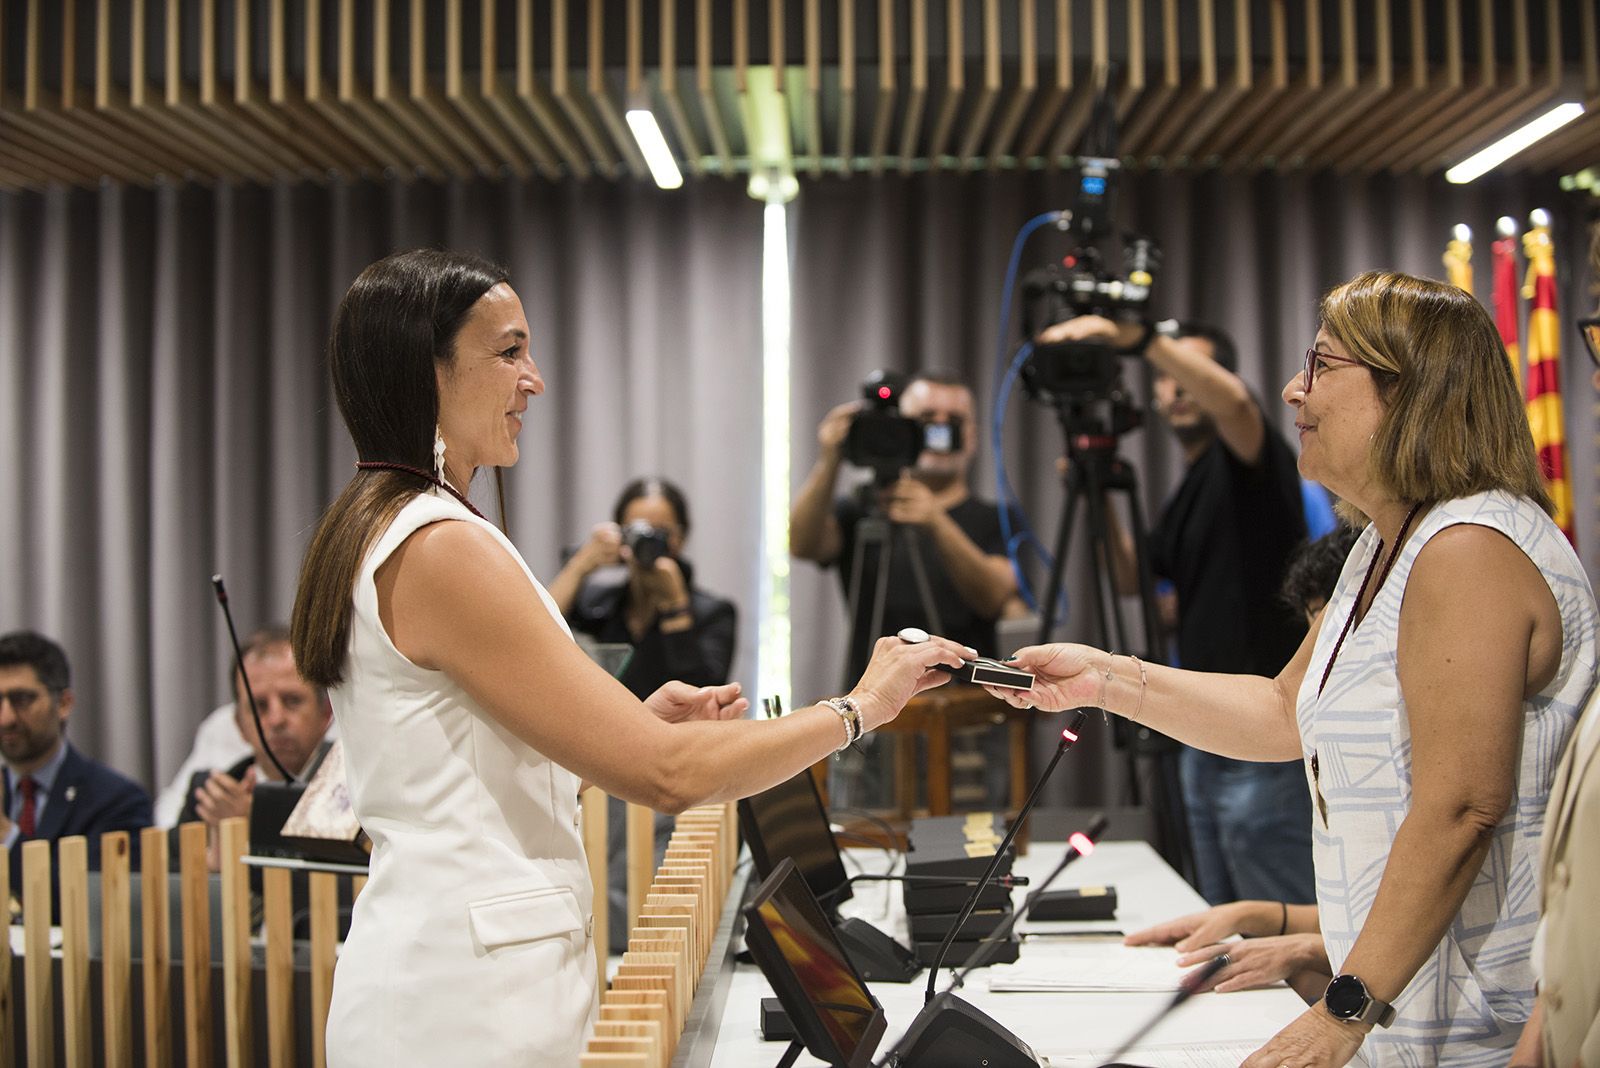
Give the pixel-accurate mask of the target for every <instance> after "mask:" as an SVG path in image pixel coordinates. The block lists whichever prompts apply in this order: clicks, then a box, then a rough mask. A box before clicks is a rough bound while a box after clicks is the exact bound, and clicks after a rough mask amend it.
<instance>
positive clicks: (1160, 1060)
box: [1034, 1042, 1260, 1068]
mask: <svg viewBox="0 0 1600 1068" xmlns="http://www.w3.org/2000/svg"><path fill="white" fill-rule="evenodd" d="M1259 1048H1260V1043H1256V1042H1244V1043H1240V1042H1186V1043H1184V1044H1183V1045H1181V1046H1143V1047H1136V1048H1134V1049H1131V1050H1129V1051H1128V1052H1127V1053H1124V1054H1123V1055H1122V1058H1121V1059H1120V1060H1119V1061H1118V1062H1117V1063H1118V1064H1134V1065H1143V1066H1146V1068H1235V1066H1236V1065H1238V1064H1239V1063H1241V1062H1242V1061H1243V1060H1244V1059H1245V1058H1246V1057H1248V1056H1250V1054H1252V1053H1254V1052H1255V1051H1256V1050H1257V1049H1259ZM1034 1052H1036V1053H1040V1051H1039V1050H1037V1049H1036V1050H1035V1051H1034ZM1115 1052H1116V1051H1115V1050H1109V1049H1101V1050H1083V1051H1081V1052H1077V1053H1041V1054H1040V1055H1041V1056H1042V1057H1043V1058H1044V1062H1045V1063H1046V1064H1048V1065H1049V1066H1050V1068H1096V1066H1098V1065H1101V1064H1104V1063H1105V1062H1106V1060H1107V1059H1108V1058H1109V1057H1110V1056H1111V1055H1112V1054H1113V1053H1115Z"/></svg>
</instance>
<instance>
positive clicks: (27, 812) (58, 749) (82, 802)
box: [0, 631, 151, 898]
mask: <svg viewBox="0 0 1600 1068" xmlns="http://www.w3.org/2000/svg"><path fill="white" fill-rule="evenodd" d="M72 707H73V694H72V669H71V668H70V666H69V665H68V664H67V654H66V653H65V652H63V651H62V649H61V646H59V645H57V644H56V643H55V642H53V641H51V640H50V639H49V638H46V637H43V636H42V635H39V634H35V633H33V632H32V631H17V632H14V633H11V634H6V635H4V636H0V755H3V756H4V757H5V775H4V779H5V782H4V787H5V788H4V806H3V807H0V841H3V842H4V843H5V845H6V846H7V847H8V848H9V849H10V850H11V892H12V893H13V894H14V895H16V896H17V897H18V898H20V897H21V896H22V844H23V843H24V842H28V841H32V840H34V839H40V840H44V841H49V842H52V843H54V842H55V841H56V840H57V839H60V838H65V837H68V836H71V835H78V834H81V835H85V836H87V837H88V839H89V867H91V868H98V867H99V866H100V835H101V834H103V833H104V832H106V831H132V832H137V831H138V830H139V829H140V828H142V827H148V826H150V822H151V820H150V795H149V794H148V793H146V792H145V790H144V787H142V786H140V785H139V784H138V783H136V782H134V781H132V780H131V779H128V778H125V777H124V776H122V775H119V774H118V773H117V772H115V771H112V770H111V769H110V768H108V767H106V765H104V764H101V763H100V762H99V761H96V760H91V759H89V758H88V757H86V756H84V755H83V754H82V753H80V752H78V751H77V750H76V749H74V748H73V747H72V746H71V745H69V744H67V740H66V739H65V738H64V737H63V736H62V735H63V732H64V731H65V729H66V725H67V717H68V716H70V715H71V714H72ZM132 838H133V841H132V848H133V850H134V854H133V859H134V863H135V866H137V863H138V853H137V850H138V848H139V836H138V834H137V833H135V834H134V835H133V836H132ZM51 853H52V865H51V871H52V874H53V873H54V872H55V865H54V853H55V849H54V847H53V846H52V849H51Z"/></svg>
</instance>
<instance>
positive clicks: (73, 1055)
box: [56, 835, 94, 1068]
mask: <svg viewBox="0 0 1600 1068" xmlns="http://www.w3.org/2000/svg"><path fill="white" fill-rule="evenodd" d="M56 860H57V862H58V864H59V865H60V868H61V871H60V883H61V1034H62V1039H63V1045H64V1046H65V1050H64V1053H65V1056H64V1057H63V1063H65V1064H66V1066H67V1068H89V1065H90V1063H91V1060H92V1055H91V1052H90V1051H91V1050H92V1049H93V1045H92V1037H93V1034H94V1018H93V1014H92V1013H91V1012H90V1008H89V1006H90V1002H89V840H88V839H87V838H84V837H83V836H82V835H72V836H70V837H67V838H62V839H61V840H60V841H59V842H57V844H56Z"/></svg>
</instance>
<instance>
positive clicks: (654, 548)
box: [622, 519, 671, 568]
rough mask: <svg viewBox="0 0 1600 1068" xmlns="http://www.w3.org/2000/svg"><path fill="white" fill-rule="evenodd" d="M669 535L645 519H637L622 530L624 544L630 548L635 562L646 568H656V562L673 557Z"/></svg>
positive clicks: (629, 550)
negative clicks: (666, 557) (664, 557)
mask: <svg viewBox="0 0 1600 1068" xmlns="http://www.w3.org/2000/svg"><path fill="white" fill-rule="evenodd" d="M667 538H668V533H667V532H666V531H665V530H662V529H661V528H660V527H657V526H653V525H651V524H650V523H647V522H645V521H644V520H643V519H635V520H634V521H633V522H631V523H629V524H628V525H627V526H625V527H623V528H622V544H624V545H626V546H627V547H628V552H629V553H631V554H632V555H633V559H634V561H635V562H636V563H637V564H638V565H639V566H640V567H644V568H650V567H654V566H656V561H657V560H659V559H661V558H662V557H663V556H669V555H671V550H670V547H669V546H668V544H667Z"/></svg>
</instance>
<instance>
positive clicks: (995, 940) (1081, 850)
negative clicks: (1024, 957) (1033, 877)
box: [945, 814, 1111, 993]
mask: <svg viewBox="0 0 1600 1068" xmlns="http://www.w3.org/2000/svg"><path fill="white" fill-rule="evenodd" d="M1110 822H1111V821H1110V820H1108V819H1106V817H1105V815H1104V814H1101V815H1098V816H1096V817H1095V818H1094V819H1093V820H1092V821H1091V822H1090V824H1089V829H1088V830H1087V831H1074V832H1073V833H1072V834H1071V836H1069V837H1068V838H1067V852H1066V855H1065V856H1063V857H1062V858H1061V863H1060V864H1057V865H1056V866H1055V868H1054V869H1052V870H1051V872H1050V874H1049V875H1046V876H1045V877H1044V882H1042V883H1040V884H1039V888H1038V889H1037V890H1035V891H1033V893H1031V894H1029V895H1028V896H1027V897H1026V898H1024V899H1023V901H1022V905H1021V907H1020V908H1017V909H1016V910H1014V911H1013V912H1012V913H1011V915H1009V916H1007V917H1006V919H1005V922H1004V923H1002V924H1001V925H1000V926H999V927H997V928H995V930H994V931H993V933H991V934H989V935H988V936H987V937H985V938H984V939H983V940H982V941H981V942H979V943H978V948H977V949H976V950H975V951H974V952H973V954H972V958H971V959H970V960H968V961H967V963H966V966H965V967H963V968H962V969H961V970H960V971H959V972H956V974H955V975H954V976H953V977H952V978H951V980H950V985H949V986H947V987H945V992H946V993H949V992H950V991H952V990H960V989H961V984H962V983H963V982H965V981H966V978H967V973H968V972H970V971H972V969H974V968H981V967H983V966H984V965H985V964H987V963H989V958H990V957H992V956H994V954H995V951H996V950H997V949H998V948H999V946H1000V943H1001V942H1003V941H1005V939H1006V936H1007V935H1009V934H1010V933H1011V930H1012V928H1014V927H1016V925H1017V924H1019V923H1021V922H1022V918H1023V917H1024V916H1026V915H1027V914H1028V913H1029V912H1030V911H1032V909H1033V906H1034V903H1035V902H1036V901H1038V900H1039V895H1041V894H1043V893H1044V892H1045V891H1046V890H1048V889H1050V884H1051V883H1054V882H1055V881H1056V880H1057V879H1058V878H1060V877H1061V873H1062V872H1064V871H1066V870H1067V865H1068V864H1071V863H1072V862H1073V861H1075V860H1077V859H1078V858H1079V857H1086V856H1088V855H1089V854H1090V853H1093V852H1094V847H1095V844H1096V843H1097V842H1099V841H1100V836H1101V835H1103V834H1105V833H1106V825H1107V824H1109V823H1110Z"/></svg>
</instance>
